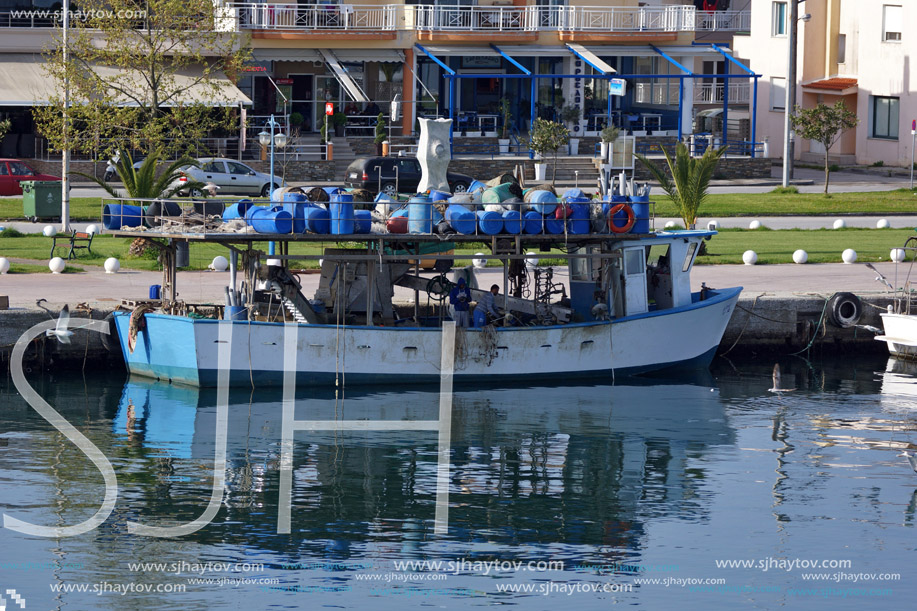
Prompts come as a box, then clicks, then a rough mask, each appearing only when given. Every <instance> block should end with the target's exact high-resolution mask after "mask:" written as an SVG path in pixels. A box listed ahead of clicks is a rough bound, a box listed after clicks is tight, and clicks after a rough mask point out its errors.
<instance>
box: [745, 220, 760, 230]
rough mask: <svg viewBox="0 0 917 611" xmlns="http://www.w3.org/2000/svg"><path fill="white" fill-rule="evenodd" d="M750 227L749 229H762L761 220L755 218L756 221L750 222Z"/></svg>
mask: <svg viewBox="0 0 917 611" xmlns="http://www.w3.org/2000/svg"><path fill="white" fill-rule="evenodd" d="M748 228H749V229H760V228H761V221H758V220H755V221H752V222H750V223H749V224H748Z"/></svg>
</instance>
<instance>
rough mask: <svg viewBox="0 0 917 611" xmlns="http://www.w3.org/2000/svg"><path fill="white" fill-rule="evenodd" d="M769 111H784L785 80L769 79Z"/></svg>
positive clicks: (781, 78)
mask: <svg viewBox="0 0 917 611" xmlns="http://www.w3.org/2000/svg"><path fill="white" fill-rule="evenodd" d="M771 110H779V111H784V110H786V79H785V78H783V77H782V76H775V77H771Z"/></svg>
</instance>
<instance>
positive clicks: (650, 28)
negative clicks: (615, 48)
mask: <svg viewBox="0 0 917 611" xmlns="http://www.w3.org/2000/svg"><path fill="white" fill-rule="evenodd" d="M227 7H228V8H229V11H230V13H231V15H232V16H229V18H228V19H229V21H230V22H231V21H232V20H233V19H235V22H236V26H235V27H237V28H239V29H243V30H305V31H309V30H342V31H355V32H361V31H380V30H382V31H392V30H402V31H412V30H415V31H416V30H432V31H446V32H453V33H455V32H466V33H475V32H477V33H480V32H481V30H486V31H503V32H590V33H597V32H605V33H614V32H687V31H722V32H736V31H748V30H749V29H750V28H751V12H750V11H715V12H712V13H708V12H704V11H698V10H696V9H695V8H694V7H693V6H690V5H682V6H663V7H642V8H637V7H609V6H550V7H548V6H519V7H517V6H465V5H457V4H456V5H436V6H431V5H404V4H385V5H377V4H374V5H368V4H365V5H361V4H295V3H272V2H234V3H230V4H228V5H227ZM59 24H60V13H59V11H52V10H38V9H36V10H23V11H5V12H0V28H48V27H55V26H56V25H58V26H59Z"/></svg>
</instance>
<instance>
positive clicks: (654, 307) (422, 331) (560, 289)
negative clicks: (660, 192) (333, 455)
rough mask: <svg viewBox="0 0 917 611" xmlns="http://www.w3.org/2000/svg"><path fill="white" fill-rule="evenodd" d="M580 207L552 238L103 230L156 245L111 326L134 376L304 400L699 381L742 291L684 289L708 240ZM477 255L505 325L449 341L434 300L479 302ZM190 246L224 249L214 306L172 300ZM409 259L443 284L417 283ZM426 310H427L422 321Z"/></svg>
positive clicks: (419, 278) (463, 331) (445, 308)
mask: <svg viewBox="0 0 917 611" xmlns="http://www.w3.org/2000/svg"><path fill="white" fill-rule="evenodd" d="M581 205H582V206H585V207H586V208H587V211H586V212H585V213H584V214H585V219H586V223H587V224H588V225H589V229H587V230H585V231H584V230H583V227H584V225H583V224H582V223H580V225H579V226H574V225H573V222H574V221H573V220H572V219H568V220H567V221H561V223H560V227H561V232H560V233H550V232H541V233H525V232H522V231H520V232H515V233H510V234H508V233H499V234H496V233H494V234H484V233H482V232H481V231H480V230H478V229H475V231H474V232H471V233H452V234H450V235H447V236H444V235H440V234H437V233H434V232H432V231H430V230H431V228H432V222H431V223H430V224H428V225H427V226H426V227H423V228H422V230H421V231H418V232H416V233H400V234H399V233H389V232H384V230H383V231H382V232H378V233H377V232H375V231H373V232H372V233H349V234H347V233H340V232H339V233H338V234H337V235H327V234H323V235H322V234H313V233H309V232H308V231H306V232H304V233H293V232H290V231H289V229H288V228H287V227H286V226H284V227H283V230H284V232H282V233H227V232H219V231H209V230H207V229H206V228H201V227H198V228H195V227H192V226H188V227H181V226H180V223H179V222H177V221H176V220H174V219H173V220H172V221H171V222H170V223H169V224H168V225H163V226H159V227H154V228H150V229H146V230H144V231H139V229H140V228H137V230H135V229H132V228H129V227H128V228H121V229H115V230H114V231H113V232H112V233H114V235H115V236H121V237H132V238H137V237H143V238H147V239H149V238H161V239H162V241H163V243H166V242H167V244H166V245H164V246H162V253H161V260H162V262H163V267H164V270H163V284H162V289H161V295H160V298H159V299H158V300H155V301H154V302H151V303H146V304H136V305H138V307H136V308H135V309H134V310H133V311H126V312H117V313H116V314H115V316H114V322H113V328H114V329H116V331H117V335H118V340H119V343H120V347H121V351H122V353H123V355H124V360H125V363H126V365H127V368H128V369H129V371H130V373H131V374H134V375H139V376H145V377H149V378H157V379H161V380H168V381H170V382H175V383H181V384H188V385H192V386H199V387H213V386H217V385H218V384H219V383H221V374H220V371H221V370H222V371H224V372H226V373H225V374H224V377H223V378H222V380H223V381H225V382H228V384H230V385H234V386H236V385H244V386H256V387H258V386H270V385H280V384H283V383H284V382H285V380H286V381H287V382H289V381H291V380H294V379H295V382H296V384H298V385H317V386H321V385H335V384H337V385H340V384H347V385H351V384H406V383H429V382H437V381H439V380H440V377H441V375H442V374H444V373H449V372H451V373H452V375H453V376H454V381H455V383H463V382H471V381H484V380H489V381H501V382H502V381H510V380H531V378H532V376H539V377H542V376H544V377H550V378H555V379H568V378H599V379H601V380H604V381H612V380H614V378H615V376H621V375H628V374H637V373H644V372H650V371H656V370H663V369H673V368H674V369H692V368H704V367H707V366H708V365H709V363H710V361H711V359H712V357H713V355H714V353H715V352H716V349H717V347H718V345H719V343H720V340H721V338H722V336H723V332H724V330H725V328H726V324H727V323H728V321H729V319H730V317H731V316H732V313H733V309H734V308H735V305H736V301H737V300H738V297H739V294H740V292H741V287H736V288H728V289H713V288H707V287H706V286H704V287H702V288H701V290H699V291H692V286H691V272H692V268H693V265H694V261H695V258H696V256H697V254H698V252H699V250H700V247H701V244H702V242H703V241H704V240H707V239H710V238H711V237H712V236H713V235H714V234H715V232H713V231H700V230H686V231H663V232H653V231H651V230H650V229H649V225H648V222H646V223H645V224H644V226H643V227H641V226H640V224H639V223H637V224H634V222H633V219H632V218H631V219H630V222H629V223H627V224H628V225H634V226H635V228H636V229H638V230H639V231H637V232H635V231H629V232H626V233H625V232H620V231H616V230H611V231H610V230H609V226H610V225H611V223H610V222H608V223H606V222H605V220H604V219H605V218H606V217H607V212H608V211H607V207H608V205H607V204H602V203H585V204H581ZM603 206H604V209H603ZM331 208H332V209H333V208H334V205H332V206H331ZM425 209H427V210H431V209H432V206H431V207H430V208H425ZM590 209H591V210H590ZM574 216H575V215H574ZM482 218H483V217H482ZM590 218H591V219H592V220H590ZM595 219H599V223H598V224H596V223H594V222H592V221H594V220H595ZM580 220H581V219H580ZM412 222H413V221H412ZM482 222H483V221H482ZM565 223H566V224H565ZM332 225H334V219H333V218H332ZM339 225H341V226H344V227H348V228H349V229H350V230H351V231H352V228H353V227H354V226H353V225H352V224H351V225H349V226H348V225H346V224H343V223H341V224H339ZM596 228H598V229H599V230H600V231H599V232H596V231H594V229H596ZM613 229H614V228H613ZM628 229H631V228H630V227H628ZM428 231H430V232H429V233H428ZM266 242H273V243H274V244H276V251H275V253H276V254H273V255H269V254H267V253H266V252H264V250H263V248H264V244H265V243H266ZM327 242H335V243H336V244H334V247H328V248H324V250H323V251H321V252H317V253H315V252H313V253H312V254H298V255H297V254H291V249H292V251H294V252H295V251H297V249H299V250H301V247H300V245H302V244H312V245H313V246H318V245H319V244H323V243H327ZM481 242H484V243H485V244H487V245H488V246H489V250H490V253H489V254H486V255H476V257H477V258H480V259H485V260H493V259H496V260H499V261H501V262H502V264H503V290H502V291H501V294H500V295H499V296H498V297H497V305H498V306H501V307H502V316H501V318H500V319H498V320H496V321H488V320H482V319H481V318H480V317H479V316H477V315H476V316H475V320H476V325H475V326H474V327H471V328H459V329H457V330H456V331H455V332H454V336H453V335H452V331H451V328H452V327H451V326H450V325H449V324H448V323H449V321H450V320H451V313H450V309H449V304H448V298H447V296H448V294H449V292H450V289H451V288H452V286H453V283H454V282H455V281H457V277H462V278H465V279H466V281H467V283H468V285H469V286H470V287H471V294H472V299H473V300H474V301H479V300H480V298H481V297H482V296H483V295H484V293H485V291H482V290H479V289H478V288H477V286H476V285H477V282H476V280H477V278H476V271H475V268H474V267H473V266H469V267H463V268H455V267H454V265H455V260H456V258H457V255H455V254H453V251H454V249H456V248H460V247H462V246H463V245H469V244H476V245H477V246H480V243H481ZM188 243H208V244H222V245H224V246H225V247H227V248H228V255H229V256H228V259H229V281H228V287H227V293H226V294H227V298H226V303H225V304H210V305H209V306H208V305H200V304H188V303H185V302H183V301H181V300H180V299H179V293H178V289H177V287H176V279H177V275H176V252H178V251H180V249H181V247H182V245H187V244H188ZM341 243H345V244H347V245H348V247H347V248H341V247H339V244H341ZM552 249H553V251H552ZM557 249H560V251H561V252H560V253H559V254H558V253H557V252H554V251H556V250H557ZM533 252H540V253H546V252H551V254H550V255H549V256H550V257H552V258H560V259H562V260H563V261H564V262H565V263H566V265H567V266H568V269H569V285H568V286H567V285H565V284H563V283H560V282H558V281H557V277H556V276H555V275H554V270H553V268H550V267H544V266H542V267H537V266H535V267H534V268H532V266H530V265H527V264H526V262H527V260H528V261H529V263H531V259H532V257H533ZM421 255H422V257H423V258H424V259H431V260H433V261H435V262H436V266H437V269H440V270H446V269H448V270H451V272H452V275H451V276H449V274H447V273H441V274H437V273H435V272H434V273H432V274H431V273H428V272H424V271H423V270H421V269H420V265H419V258H420V257H421ZM465 256H466V257H467V255H465ZM296 259H321V261H322V263H321V277H320V281H319V286H318V288H317V290H316V291H315V293H314V295H310V296H307V295H304V294H303V291H302V288H301V287H302V283H301V282H300V280H299V278H298V277H297V275H296V274H295V273H293V272H292V271H291V270H290V269H289V263H290V262H291V261H293V260H296ZM237 276H241V277H242V278H241V280H240V279H238V278H237ZM397 287H403V288H404V289H408V290H410V291H413V293H414V299H413V304H412V306H408V307H407V308H405V307H404V306H399V305H398V304H397V303H395V300H394V296H395V289H396V288H397ZM568 288H569V293H568ZM425 300H426V301H428V302H429V303H430V304H431V306H430V307H429V308H423V309H422V308H421V303H422V302H423V301H425ZM453 337H454V339H450V338H453ZM447 352H448V353H449V357H448V358H444V355H445V353H447ZM444 368H448V369H449V371H448V372H447V371H446V370H445V369H444ZM286 374H289V375H287V376H286V377H285V375H286Z"/></svg>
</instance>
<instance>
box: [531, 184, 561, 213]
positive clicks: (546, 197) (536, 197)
mask: <svg viewBox="0 0 917 611" xmlns="http://www.w3.org/2000/svg"><path fill="white" fill-rule="evenodd" d="M525 201H526V202H528V204H529V206H528V207H529V208H531V209H532V210H534V211H535V212H537V213H538V214H541V215H546V214H551V213H552V212H554V210H555V209H556V208H557V196H556V195H554V194H553V193H551V192H550V191H544V190H542V189H535V190H534V191H529V192H528V193H526V194H525Z"/></svg>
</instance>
